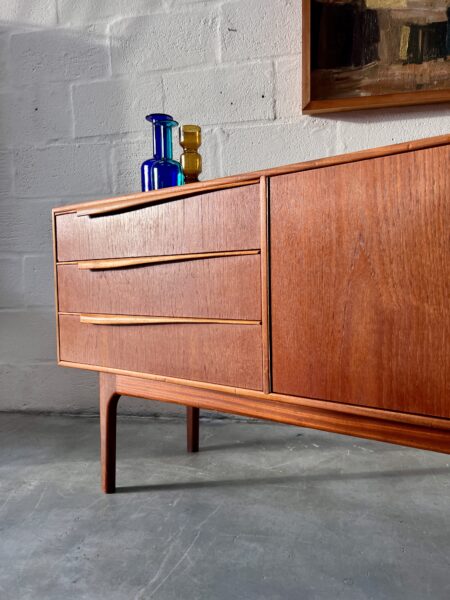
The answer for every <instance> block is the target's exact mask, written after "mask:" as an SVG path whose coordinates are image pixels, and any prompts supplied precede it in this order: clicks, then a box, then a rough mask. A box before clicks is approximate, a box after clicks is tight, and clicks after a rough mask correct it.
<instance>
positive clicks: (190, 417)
mask: <svg viewBox="0 0 450 600" xmlns="http://www.w3.org/2000/svg"><path fill="white" fill-rule="evenodd" d="M199 438H200V409H198V408H196V407H194V406H187V407H186V449H187V451H188V452H198V450H199Z"/></svg>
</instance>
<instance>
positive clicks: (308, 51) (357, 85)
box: [302, 0, 450, 114]
mask: <svg viewBox="0 0 450 600" xmlns="http://www.w3.org/2000/svg"><path fill="white" fill-rule="evenodd" d="M302 87H303V89H302V101H303V112H304V113H305V114H317V113H325V112H338V111H344V110H358V109H364V108H380V107H388V106H406V105H411V104H428V103H432V102H450V0H303V83H302Z"/></svg>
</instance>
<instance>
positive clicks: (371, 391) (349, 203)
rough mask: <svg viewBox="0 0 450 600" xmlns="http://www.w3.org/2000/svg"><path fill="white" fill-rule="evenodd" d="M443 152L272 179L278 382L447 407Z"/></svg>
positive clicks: (384, 404) (348, 398)
mask: <svg viewBox="0 0 450 600" xmlns="http://www.w3.org/2000/svg"><path fill="white" fill-rule="evenodd" d="M449 159H450V150H449V146H443V147H440V148H435V149H428V150H421V151H417V152H414V153H409V154H401V155H397V156H392V157H386V158H378V159H374V160H371V161H365V162H358V163H354V164H348V165H340V166H336V167H330V168H326V169H321V170H318V171H310V172H305V173H299V174H295V175H285V176H281V177H275V178H273V179H272V180H271V250H272V253H271V273H272V276H271V277H272V279H271V281H272V307H271V308H272V351H273V362H272V365H273V390H274V391H275V392H279V393H286V394H293V395H301V396H306V397H312V398H322V399H325V400H334V401H340V402H347V403H353V404H359V405H366V406H373V407H380V408H385V409H389V410H396V411H405V412H411V413H417V414H427V415H434V416H440V417H449V416H450V315H449V298H450V236H449V232H450V210H449V203H450V171H449V164H450V161H449Z"/></svg>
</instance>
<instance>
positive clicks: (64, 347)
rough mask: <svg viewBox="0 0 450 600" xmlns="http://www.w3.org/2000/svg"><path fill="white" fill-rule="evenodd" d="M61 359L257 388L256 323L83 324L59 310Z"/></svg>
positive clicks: (258, 333)
mask: <svg viewBox="0 0 450 600" xmlns="http://www.w3.org/2000/svg"><path fill="white" fill-rule="evenodd" d="M59 329H60V355H61V360H62V361H68V362H73V363H82V364H83V363H85V364H88V365H96V366H98V367H111V368H117V369H125V370H129V371H135V372H142V373H155V374H157V375H166V376H168V377H181V378H185V379H191V380H199V381H205V382H210V383H218V384H223V385H232V386H234V385H236V386H239V387H243V388H251V389H255V390H260V389H261V388H262V348H261V326H260V325H211V324H176V325H175V324H174V325H150V326H148V325H132V326H128V325H123V326H114V325H89V324H85V323H80V317H79V316H78V315H59Z"/></svg>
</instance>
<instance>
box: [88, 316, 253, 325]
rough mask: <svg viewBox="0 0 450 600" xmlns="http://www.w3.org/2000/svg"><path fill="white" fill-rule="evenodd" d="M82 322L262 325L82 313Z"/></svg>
mask: <svg viewBox="0 0 450 600" xmlns="http://www.w3.org/2000/svg"><path fill="white" fill-rule="evenodd" d="M80 323H89V324H90V325H168V324H170V323H197V324H202V323H205V324H206V323H209V324H223V325H261V321H242V320H238V319H198V318H195V317H139V316H133V315H80Z"/></svg>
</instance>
